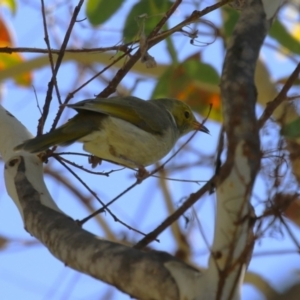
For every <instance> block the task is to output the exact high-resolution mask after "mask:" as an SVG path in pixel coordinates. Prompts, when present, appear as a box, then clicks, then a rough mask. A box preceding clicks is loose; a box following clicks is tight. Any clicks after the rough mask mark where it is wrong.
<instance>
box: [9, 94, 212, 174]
mask: <svg viewBox="0 0 300 300" xmlns="http://www.w3.org/2000/svg"><path fill="white" fill-rule="evenodd" d="M67 106H68V107H71V108H73V109H75V110H76V111H77V115H75V116H74V117H73V118H71V119H70V120H68V122H67V123H66V124H64V125H62V126H61V127H58V128H56V129H54V130H53V131H51V132H49V133H46V134H43V135H41V136H37V137H35V138H33V139H30V140H26V141H24V143H22V144H20V145H18V146H17V147H15V150H25V151H28V152H31V153H38V152H42V151H44V150H47V149H48V148H49V147H51V146H54V145H68V144H71V143H73V142H76V141H78V142H81V143H83V149H84V150H85V151H87V152H89V153H91V154H92V155H94V156H96V157H99V158H101V159H104V160H108V161H111V162H113V163H117V164H120V165H123V166H125V167H129V168H133V169H134V168H138V169H139V171H140V170H145V167H146V166H149V165H151V164H153V163H155V162H157V161H158V160H160V159H161V158H163V157H164V156H165V155H166V154H168V153H169V151H170V150H171V149H172V148H173V146H174V145H175V143H176V141H177V140H178V139H179V138H180V137H181V136H183V135H185V134H186V133H188V132H190V131H192V130H199V131H203V132H205V133H209V130H208V129H207V128H206V127H205V126H204V125H202V124H200V123H199V122H197V120H196V118H195V116H194V114H193V112H192V110H191V108H190V107H189V106H188V105H187V104H185V103H184V102H182V101H179V100H176V99H168V98H162V99H153V100H148V101H145V100H142V99H140V98H137V97H133V96H126V97H112V98H95V99H88V100H84V101H80V102H78V103H75V104H71V105H67Z"/></svg>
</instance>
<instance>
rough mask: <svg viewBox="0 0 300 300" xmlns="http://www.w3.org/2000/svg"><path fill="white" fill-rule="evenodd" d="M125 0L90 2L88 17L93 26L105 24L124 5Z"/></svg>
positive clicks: (93, 0) (87, 5)
mask: <svg viewBox="0 0 300 300" xmlns="http://www.w3.org/2000/svg"><path fill="white" fill-rule="evenodd" d="M123 1H124V0H111V1H108V0H88V2H87V4H86V15H87V18H88V20H89V21H90V23H91V24H92V25H93V26H97V25H100V24H103V23H104V22H105V21H107V20H108V19H109V18H110V17H111V16H112V15H113V14H114V13H115V12H116V11H117V10H118V9H119V8H120V7H121V5H122V4H123Z"/></svg>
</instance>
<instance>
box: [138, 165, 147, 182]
mask: <svg viewBox="0 0 300 300" xmlns="http://www.w3.org/2000/svg"><path fill="white" fill-rule="evenodd" d="M148 175H149V172H148V171H147V170H146V169H145V167H144V166H139V167H138V171H137V173H136V175H135V176H136V179H137V182H138V183H141V182H142V181H143V180H144V179H145V178H146V177H147V176H148Z"/></svg>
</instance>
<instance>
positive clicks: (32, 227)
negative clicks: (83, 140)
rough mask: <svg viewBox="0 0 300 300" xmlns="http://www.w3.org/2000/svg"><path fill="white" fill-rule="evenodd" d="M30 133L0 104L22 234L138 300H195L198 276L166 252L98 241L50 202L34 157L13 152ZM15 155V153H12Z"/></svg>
mask: <svg viewBox="0 0 300 300" xmlns="http://www.w3.org/2000/svg"><path fill="white" fill-rule="evenodd" d="M28 138H30V134H29V133H28V132H27V130H26V129H25V128H24V126H23V125H22V124H20V123H19V122H18V120H16V119H15V118H14V117H13V116H12V115H11V114H10V113H9V112H7V111H5V110H4V109H3V108H2V107H1V106H0V153H1V155H2V157H3V159H4V161H5V179H6V187H7V190H8V192H9V194H10V196H11V197H12V198H13V200H14V201H15V203H16V205H17V206H18V208H19V210H20V214H21V215H22V217H23V221H24V225H25V228H26V230H27V231H28V232H29V233H30V234H32V235H33V236H34V237H36V238H37V239H38V240H40V241H41V242H42V243H43V244H44V245H45V246H46V247H47V248H48V249H49V251H50V252H51V253H52V254H53V255H54V256H55V257H57V258H58V259H60V260H61V261H62V262H63V263H64V264H66V265H67V266H69V267H71V268H73V269H75V270H78V271H80V272H82V273H86V274H89V275H90V276H93V277H95V278H97V279H100V280H102V281H104V282H107V283H109V284H112V285H114V286H115V287H117V288H118V289H120V290H121V291H124V292H125V293H127V294H129V295H131V296H133V297H134V298H138V299H152V300H153V299H157V300H159V299H161V300H165V299H170V300H173V299H194V298H195V296H196V294H198V293H199V291H198V290H197V288H198V286H199V285H197V284H196V282H198V281H199V280H200V279H201V273H200V272H199V271H198V270H196V269H194V268H192V267H190V266H188V265H186V264H185V263H183V262H181V261H180V260H178V259H176V258H174V257H173V256H171V255H169V254H168V253H165V252H159V251H149V252H145V251H141V250H137V249H133V248H130V247H126V246H123V245H119V244H117V243H113V242H109V241H105V240H101V239H100V238H98V237H96V236H94V235H93V234H91V233H89V232H87V231H85V230H83V229H82V228H80V227H79V226H78V224H77V223H76V222H75V221H74V220H72V219H71V218H70V217H68V216H66V215H65V214H63V213H62V212H61V211H60V210H59V209H58V208H57V206H56V205H55V203H54V201H53V200H52V199H51V196H50V194H49V192H48V191H47V188H46V186H45V184H44V181H43V170H42V164H41V162H40V160H39V158H38V157H37V156H36V155H32V154H28V153H26V152H19V153H14V151H13V148H14V147H15V146H16V145H17V144H19V143H21V142H22V141H23V140H25V139H28ZM16 154H18V155H16Z"/></svg>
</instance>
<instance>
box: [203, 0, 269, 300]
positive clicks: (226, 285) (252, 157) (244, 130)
mask: <svg viewBox="0 0 300 300" xmlns="http://www.w3.org/2000/svg"><path fill="white" fill-rule="evenodd" d="M269 26H270V21H269V20H268V19H267V17H266V13H265V11H264V7H263V5H262V2H261V1H260V0H246V1H245V4H244V7H243V10H242V12H241V15H240V18H239V21H238V22H237V24H236V27H235V29H234V32H233V35H232V38H231V40H230V42H229V45H228V51H227V54H226V57H225V61H224V66H223V72H222V78H221V95H222V105H223V118H224V129H225V132H226V136H227V143H228V148H227V159H226V162H225V164H224V166H223V168H222V169H221V171H220V174H219V178H220V179H221V180H223V179H225V180H224V181H222V183H219V184H218V186H217V201H218V202H217V215H216V226H215V236H214V242H213V246H212V254H211V257H210V261H209V269H208V271H207V272H206V274H205V275H204V276H205V279H206V284H205V289H206V292H205V293H204V295H203V297H200V298H199V299H230V300H231V299H239V297H240V296H239V290H240V285H241V283H242V281H243V275H244V271H245V268H246V266H247V263H248V260H249V257H250V256H251V252H252V249H253V238H252V226H253V212H252V208H251V204H250V196H251V192H252V188H253V183H254V180H255V178H256V174H257V172H258V170H259V167H260V157H261V154H260V141H259V135H258V126H257V120H256V115H255V105H256V97H257V93H256V88H255V84H254V71H255V66H256V61H257V58H258V54H259V51H260V48H261V45H262V43H263V40H264V38H265V36H266V34H267V30H268V28H269ZM228 174H229V175H228Z"/></svg>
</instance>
